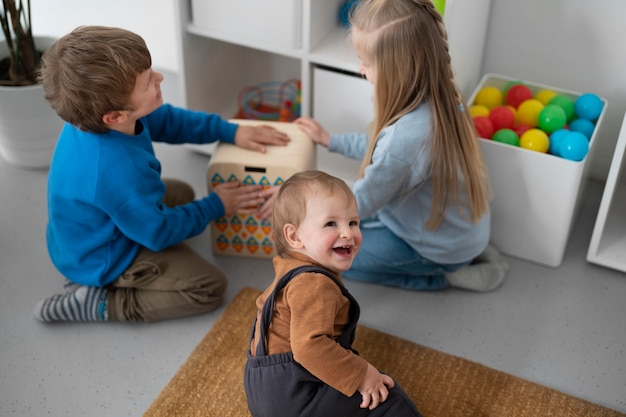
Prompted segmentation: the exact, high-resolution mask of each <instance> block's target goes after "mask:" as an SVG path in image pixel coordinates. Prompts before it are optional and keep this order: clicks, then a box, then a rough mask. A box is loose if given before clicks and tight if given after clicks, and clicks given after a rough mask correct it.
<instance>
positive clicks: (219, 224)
mask: <svg viewBox="0 0 626 417" xmlns="http://www.w3.org/2000/svg"><path fill="white" fill-rule="evenodd" d="M231 121H232V122H234V123H238V124H240V125H268V126H272V127H275V128H276V129H278V130H280V131H283V132H285V133H287V135H289V137H290V138H291V141H290V142H289V144H288V145H287V146H268V147H267V151H266V152H265V153H259V152H255V151H251V150H248V149H243V148H240V147H238V146H235V145H232V144H229V143H220V144H219V145H218V146H217V147H216V149H215V153H214V154H213V156H212V157H211V160H210V161H209V166H208V169H207V184H208V189H209V192H210V191H211V190H212V189H213V187H215V186H216V185H218V184H220V183H223V182H227V181H239V182H241V183H242V184H250V185H255V184H260V185H262V186H263V187H264V188H269V187H273V186H277V185H281V184H282V183H283V182H285V181H286V180H287V178H289V177H290V176H291V175H293V174H295V173H296V172H298V171H304V170H307V169H313V168H314V167H315V165H316V160H315V158H316V157H315V155H316V154H315V144H314V142H313V141H312V140H311V138H309V136H308V135H306V134H305V133H304V132H302V130H300V128H299V127H298V126H297V125H295V124H293V123H287V122H273V121H259V120H237V119H234V120H231ZM271 226H272V225H271V222H269V221H265V220H262V219H261V218H260V217H259V216H258V215H248V214H241V215H240V214H237V215H233V216H229V217H220V218H218V219H215V220H214V221H213V222H211V239H212V248H213V253H214V254H216V255H233V256H247V257H256V258H271V257H273V256H274V255H275V254H276V251H275V249H274V241H273V237H272V227H271Z"/></svg>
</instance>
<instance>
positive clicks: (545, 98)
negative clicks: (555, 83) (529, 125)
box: [535, 89, 556, 106]
mask: <svg viewBox="0 0 626 417" xmlns="http://www.w3.org/2000/svg"><path fill="white" fill-rule="evenodd" d="M554 96H556V91H552V90H546V89H544V90H539V91H537V94H535V99H536V100H539V101H540V102H541V104H543V105H544V106H545V105H546V104H548V103H549V102H550V100H552V97H554Z"/></svg>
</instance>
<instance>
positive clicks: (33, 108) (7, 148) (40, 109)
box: [0, 37, 63, 169]
mask: <svg viewBox="0 0 626 417" xmlns="http://www.w3.org/2000/svg"><path fill="white" fill-rule="evenodd" d="M55 40H56V39H54V38H49V37H35V44H36V47H37V49H39V50H46V49H47V48H49V47H50V46H51V45H52V44H53V43H54V41H55ZM7 53H8V52H7V48H6V44H5V42H4V41H2V42H0V57H2V56H6V55H7ZM62 127H63V120H61V118H60V117H59V116H58V115H57V114H56V112H55V111H54V110H53V109H52V107H50V104H49V103H48V101H47V100H46V99H45V98H44V94H43V87H42V86H41V85H31V86H26V87H5V86H0V155H2V157H3V158H4V159H5V160H6V161H7V162H10V163H12V164H14V165H19V166H22V167H25V168H33V169H42V168H48V167H49V166H50V159H51V158H52V153H53V152H54V147H55V146H56V143H57V139H58V136H59V133H60V132H61V128H62Z"/></svg>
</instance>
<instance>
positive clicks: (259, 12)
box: [191, 0, 302, 49]
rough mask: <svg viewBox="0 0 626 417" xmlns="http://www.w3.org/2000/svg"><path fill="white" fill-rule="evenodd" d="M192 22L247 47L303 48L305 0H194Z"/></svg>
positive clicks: (223, 38)
mask: <svg viewBox="0 0 626 417" xmlns="http://www.w3.org/2000/svg"><path fill="white" fill-rule="evenodd" d="M191 13H192V22H193V24H195V25H198V26H201V27H203V28H205V29H206V30H207V31H208V32H209V33H211V35H212V36H213V37H215V38H217V39H222V40H226V41H230V42H235V43H240V44H243V45H247V44H251V45H255V44H268V45H273V46H275V47H281V48H292V49H298V48H301V46H302V0H263V1H260V0H236V1H233V0H212V1H207V0H192V1H191Z"/></svg>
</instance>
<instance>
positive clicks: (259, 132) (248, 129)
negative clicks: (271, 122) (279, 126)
mask: <svg viewBox="0 0 626 417" xmlns="http://www.w3.org/2000/svg"><path fill="white" fill-rule="evenodd" d="M289 141H290V139H289V136H287V134H285V133H284V132H280V131H278V130H276V129H274V128H273V127H271V126H244V125H239V127H238V128H237V131H236V132H235V145H237V146H241V147H242V148H246V149H251V150H253V151H257V152H261V153H265V151H266V147H265V145H277V146H285V145H287V143H289Z"/></svg>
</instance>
